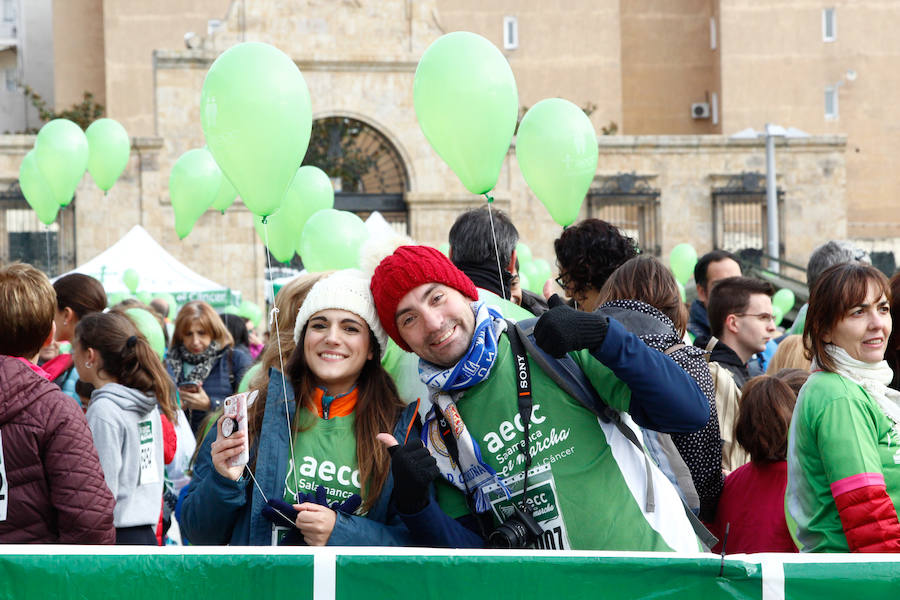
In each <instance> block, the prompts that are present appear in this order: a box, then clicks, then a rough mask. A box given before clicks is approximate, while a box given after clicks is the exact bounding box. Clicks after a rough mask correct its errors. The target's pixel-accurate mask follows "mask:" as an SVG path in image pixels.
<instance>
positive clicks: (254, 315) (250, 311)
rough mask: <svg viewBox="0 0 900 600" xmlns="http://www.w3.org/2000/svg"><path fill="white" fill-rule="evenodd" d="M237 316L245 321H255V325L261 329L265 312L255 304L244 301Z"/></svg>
mask: <svg viewBox="0 0 900 600" xmlns="http://www.w3.org/2000/svg"><path fill="white" fill-rule="evenodd" d="M237 314H238V316H240V317H243V318H245V319H250V320H251V321H253V325H255V326H256V327H259V324H260V322H261V321H262V315H263V311H262V309H261V308H260V307H259V305H258V304H256V303H255V302H251V301H249V300H244V301H243V302H241V305H240V306H239V307H238V309H237Z"/></svg>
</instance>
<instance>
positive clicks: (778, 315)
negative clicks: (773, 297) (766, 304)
mask: <svg viewBox="0 0 900 600" xmlns="http://www.w3.org/2000/svg"><path fill="white" fill-rule="evenodd" d="M772 316H773V317H775V325H781V320H782V319H783V318H784V311H783V310H781V308H780V307H778V306H773V307H772Z"/></svg>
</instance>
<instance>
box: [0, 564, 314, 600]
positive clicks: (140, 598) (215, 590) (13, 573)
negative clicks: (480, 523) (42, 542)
mask: <svg viewBox="0 0 900 600" xmlns="http://www.w3.org/2000/svg"><path fill="white" fill-rule="evenodd" d="M288 597H289V598H290V600H312V598H313V556H312V555H309V554H306V555H304V554H295V555H290V554H275V555H243V554H171V553H166V554H163V553H160V554H136V555H125V556H117V555H97V556H94V555H89V554H80V555H72V554H55V555H22V554H19V555H15V554H6V555H0V598H3V599H20V598H21V599H28V600H38V599H40V600H51V599H55V598H79V599H82V598H83V599H94V598H96V599H98V600H99V599H101V598H102V599H109V598H121V599H123V600H163V599H165V598H177V599H179V600H201V599H203V598H215V599H216V600H231V599H236V598H259V599H266V600H274V599H275V598H282V599H283V598H288Z"/></svg>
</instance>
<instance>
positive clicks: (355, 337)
mask: <svg viewBox="0 0 900 600" xmlns="http://www.w3.org/2000/svg"><path fill="white" fill-rule="evenodd" d="M293 341H294V344H295V348H294V350H293V351H292V352H291V354H290V357H289V358H288V360H287V362H286V364H285V366H284V371H285V377H283V378H282V376H281V374H280V373H278V372H277V370H275V369H270V371H269V386H268V389H267V390H266V399H265V401H264V403H260V402H259V401H257V403H256V404H254V405H253V406H251V407H250V409H249V411H250V414H249V422H250V427H249V430H248V432H247V434H245V433H244V432H238V433H235V434H232V435H230V436H227V437H226V436H225V435H223V433H222V430H221V426H219V427H217V428H216V430H213V431H211V432H210V433H209V435H207V437H206V439H205V440H204V441H203V444H202V446H201V449H200V452H199V454H198V458H197V464H196V467H195V469H194V480H193V481H192V482H191V485H190V487H189V488H188V492H187V495H186V497H185V499H184V501H183V508H182V519H181V524H182V528H183V531H185V532H186V533H187V535H188V538H189V539H190V540H191V541H192V542H194V543H204V544H208V543H218V544H221V543H231V544H244V545H246V544H249V545H262V544H308V545H310V546H317V545H325V544H328V545H360V546H376V545H377V546H380V545H409V544H411V543H412V539H411V538H410V536H409V533H408V532H407V530H406V527H405V526H404V525H403V524H402V523H401V522H400V520H399V518H398V515H397V513H396V508H395V507H394V503H393V502H392V501H391V493H392V490H393V482H392V480H391V478H390V476H389V475H390V459H389V455H388V452H387V450H386V449H385V447H384V446H383V445H382V444H381V443H380V442H379V441H378V440H377V439H376V436H377V435H378V434H379V433H382V432H393V434H394V437H396V438H397V439H400V440H404V439H405V437H406V436H407V435H409V432H410V429H411V427H412V425H413V423H414V421H415V420H416V407H415V406H414V405H413V406H409V407H407V408H406V409H405V410H404V408H403V404H402V403H401V402H400V400H399V399H398V397H397V390H396V388H395V387H394V383H393V381H392V380H391V378H390V376H389V375H388V374H387V372H386V371H385V370H384V368H383V367H382V366H381V356H382V354H383V352H384V350H385V348H386V345H387V335H386V334H385V332H384V329H382V327H381V325H380V323H379V321H378V316H377V315H376V313H375V306H374V304H373V302H372V293H371V292H370V291H369V280H368V278H367V277H365V276H364V275H363V274H362V273H361V272H359V271H355V270H346V271H338V272H336V273H334V274H333V275H330V276H328V277H326V278H324V279H321V280H319V281H318V282H317V283H316V284H315V285H314V286H313V287H312V289H311V290H310V292H309V294H308V295H307V297H306V299H305V300H304V302H303V304H302V306H301V307H300V310H299V311H298V313H297V319H296V324H295V326H294V339H293ZM260 411H262V413H263V414H262V415H260ZM220 421H221V420H220ZM412 435H413V439H415V434H414V433H413V434H412ZM246 445H249V449H250V463H249V471H250V473H251V474H252V475H253V478H254V484H253V485H248V483H247V479H246V478H245V477H244V473H245V471H244V467H243V466H236V467H232V466H229V465H228V464H227V461H228V459H229V458H231V457H232V456H235V455H237V454H239V453H240V452H241V451H242V450H243V449H244V448H245V446H246ZM260 512H262V514H263V516H264V517H266V519H258V518H256V517H257V516H258V515H259V514H260Z"/></svg>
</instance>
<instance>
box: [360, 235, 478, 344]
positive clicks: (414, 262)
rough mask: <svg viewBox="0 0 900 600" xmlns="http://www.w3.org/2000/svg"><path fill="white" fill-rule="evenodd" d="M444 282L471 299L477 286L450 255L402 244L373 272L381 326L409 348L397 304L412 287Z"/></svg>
mask: <svg viewBox="0 0 900 600" xmlns="http://www.w3.org/2000/svg"><path fill="white" fill-rule="evenodd" d="M432 282H433V283H443V284H444V285H446V286H449V287H452V288H453V289H455V290H457V291H459V292H460V293H461V294H462V295H464V296H467V297H468V298H470V299H472V300H477V299H478V290H476V289H475V284H474V283H472V280H471V279H469V278H468V277H466V276H465V274H463V272H462V271H460V270H459V269H457V268H456V266H454V264H453V263H452V262H450V259H449V258H447V257H446V256H444V254H443V253H442V252H441V251H440V250H437V249H435V248H432V247H431V246H400V247H399V248H397V249H396V250H395V251H394V253H393V254H391V255H389V256H387V257H386V258H385V259H384V260H382V261H381V262H380V263H379V264H378V266H377V267H375V273H373V274H372V283H371V284H370V286H369V287H370V288H371V290H372V296H373V297H374V298H375V310H377V311H378V318H379V319H380V320H381V326H382V327H384V330H385V331H386V332H387V334H388V335H389V336H391V339H392V340H394V341H395V342H397V345H398V346H400V347H401V348H403V349H404V350H406V351H407V352H410V351H411V349H410V347H409V346H407V345H406V342H404V341H403V338H402V337H400V331H399V330H398V329H397V322H396V320H395V319H394V315H395V314H396V313H397V305H398V304H400V300H402V299H403V297H404V296H405V295H406V294H408V293H409V291H410V290H412V289H415V288H417V287H419V286H420V285H422V284H424V283H432Z"/></svg>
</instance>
